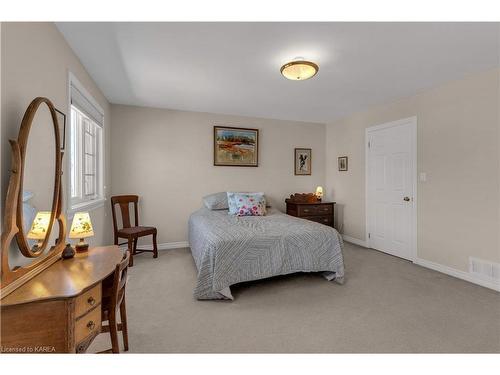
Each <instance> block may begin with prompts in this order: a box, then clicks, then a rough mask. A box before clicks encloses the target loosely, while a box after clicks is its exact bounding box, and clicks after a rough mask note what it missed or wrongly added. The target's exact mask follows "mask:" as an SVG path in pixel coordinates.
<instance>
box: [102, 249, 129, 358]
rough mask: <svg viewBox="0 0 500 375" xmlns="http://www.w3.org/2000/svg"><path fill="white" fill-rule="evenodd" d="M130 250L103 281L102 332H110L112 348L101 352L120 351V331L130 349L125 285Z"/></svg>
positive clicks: (126, 348)
mask: <svg viewBox="0 0 500 375" xmlns="http://www.w3.org/2000/svg"><path fill="white" fill-rule="evenodd" d="M129 259H130V251H128V250H127V252H126V253H125V255H124V257H123V259H122V261H121V262H120V263H119V264H117V265H116V267H115V271H114V273H113V274H112V275H111V276H109V277H108V278H106V279H105V280H104V281H103V283H102V304H101V316H102V319H101V320H102V322H106V321H107V322H108V324H107V325H103V324H101V332H109V333H110V336H111V349H108V350H106V351H104V352H101V353H110V352H111V353H120V348H119V346H118V331H122V335H123V346H124V350H125V351H127V350H128V329H127V311H126V306H125V287H126V286H127V271H128V263H129ZM118 309H120V323H118V322H117V319H116V315H117V314H116V313H117V310H118Z"/></svg>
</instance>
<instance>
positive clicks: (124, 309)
mask: <svg viewBox="0 0 500 375" xmlns="http://www.w3.org/2000/svg"><path fill="white" fill-rule="evenodd" d="M120 320H121V322H122V336H123V346H124V350H125V351H128V327H127V307H126V306H125V296H123V300H122V303H121V304H120Z"/></svg>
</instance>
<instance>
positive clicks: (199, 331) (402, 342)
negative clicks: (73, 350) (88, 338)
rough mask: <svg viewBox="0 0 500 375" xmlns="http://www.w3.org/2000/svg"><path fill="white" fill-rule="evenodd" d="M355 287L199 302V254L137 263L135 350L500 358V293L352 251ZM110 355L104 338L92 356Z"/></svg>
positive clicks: (276, 289) (350, 281) (270, 283)
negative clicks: (497, 355)
mask: <svg viewBox="0 0 500 375" xmlns="http://www.w3.org/2000/svg"><path fill="white" fill-rule="evenodd" d="M344 256H345V264H346V277H347V279H346V283H345V284H344V285H338V284H336V283H331V282H328V281H326V280H324V279H323V278H322V277H321V276H320V275H318V274H295V275H290V276H284V277H279V278H274V279H269V280H264V281H258V282H253V283H247V284H243V285H240V286H237V287H234V288H233V294H234V296H235V300H234V301H233V302H221V301H196V300H195V299H193V297H192V290H193V288H194V285H195V282H196V269H195V266H194V263H193V259H192V257H191V253H190V252H189V249H177V250H169V251H160V255H159V258H158V259H153V258H152V256H151V255H150V254H141V255H139V256H137V257H135V258H134V261H135V266H134V267H133V268H132V269H131V271H130V280H129V285H128V289H127V310H128V315H129V327H130V328H129V330H130V333H129V340H130V352H140V353H147V352H156V353H208V352H210V353H213V352H217V353H235V352H240V353H241V352H254V353H302V352H304V353H311V352H313V353H314V352H317V353H339V352H497V353H498V352H500V294H499V293H496V292H494V291H492V290H489V289H486V288H482V287H480V286H476V285H473V284H470V283H467V282H465V281H461V280H458V279H455V278H452V277H449V276H446V275H443V274H441V273H438V272H435V271H431V270H428V269H425V268H422V267H419V266H416V265H413V264H412V263H410V262H407V261H404V260H402V259H399V258H395V257H392V256H389V255H385V254H383V253H380V252H377V251H374V250H367V249H364V248H361V247H358V246H356V245H352V244H349V243H346V246H345V252H344ZM108 347H110V340H109V334H101V335H99V337H98V338H97V339H96V340H95V342H94V343H93V344H92V346H91V347H90V348H89V352H95V351H99V350H102V349H105V348H108Z"/></svg>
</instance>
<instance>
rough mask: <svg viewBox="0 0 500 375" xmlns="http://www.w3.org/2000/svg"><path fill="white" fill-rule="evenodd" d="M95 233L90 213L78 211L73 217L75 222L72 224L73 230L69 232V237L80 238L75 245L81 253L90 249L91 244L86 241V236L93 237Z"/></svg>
mask: <svg viewBox="0 0 500 375" xmlns="http://www.w3.org/2000/svg"><path fill="white" fill-rule="evenodd" d="M93 235H94V230H93V228H92V222H91V221H90V215H89V213H88V212H77V213H76V214H75V216H74V217H73V223H72V224H71V230H70V232H69V238H79V239H80V242H78V243H77V244H76V245H75V250H76V251H77V252H79V253H80V252H84V251H87V250H88V249H89V244H88V243H86V242H85V238H87V237H92V236H93Z"/></svg>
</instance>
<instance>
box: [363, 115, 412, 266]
mask: <svg viewBox="0 0 500 375" xmlns="http://www.w3.org/2000/svg"><path fill="white" fill-rule="evenodd" d="M416 129H417V119H416V118H415V117H412V118H408V119H404V120H399V121H395V122H391V123H387V124H382V125H378V126H373V127H371V128H368V129H366V138H367V139H366V146H367V148H366V168H367V170H366V179H367V181H366V212H367V241H368V246H369V247H371V248H373V249H377V250H380V251H383V252H386V253H388V254H391V255H395V256H398V257H401V258H404V259H409V260H414V259H415V257H416V237H415V236H416V230H415V229H416V184H415V182H416V180H415V178H416V164H417V163H416Z"/></svg>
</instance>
